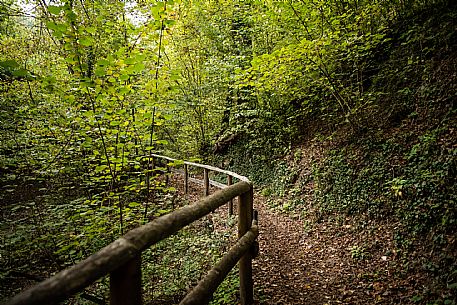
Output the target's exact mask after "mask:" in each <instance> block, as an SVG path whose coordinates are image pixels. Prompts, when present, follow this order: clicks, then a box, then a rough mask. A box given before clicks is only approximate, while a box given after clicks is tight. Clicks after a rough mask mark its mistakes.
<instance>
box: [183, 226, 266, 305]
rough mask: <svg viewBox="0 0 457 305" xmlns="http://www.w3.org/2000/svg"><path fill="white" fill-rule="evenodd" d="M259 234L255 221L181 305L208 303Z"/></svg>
mask: <svg viewBox="0 0 457 305" xmlns="http://www.w3.org/2000/svg"><path fill="white" fill-rule="evenodd" d="M258 235H259V229H258V227H257V224H256V223H254V224H253V226H252V227H251V229H250V230H249V231H248V232H246V234H244V235H243V237H241V238H240V239H239V240H238V242H237V243H236V244H235V245H234V246H233V247H232V248H231V249H230V250H229V252H228V253H227V254H225V255H224V257H223V258H222V259H221V260H220V261H219V262H218V263H217V264H216V266H214V268H213V269H211V270H210V271H209V272H208V274H207V275H206V276H205V277H204V278H203V279H202V280H201V281H200V282H199V283H198V284H197V286H195V287H194V288H193V289H192V291H191V292H190V293H188V294H187V295H186V297H185V298H184V299H183V300H182V301H181V303H179V305H203V304H208V303H209V302H210V300H211V298H212V295H213V293H214V291H216V289H217V287H218V286H219V285H220V284H221V283H222V281H223V280H224V279H225V277H226V276H227V274H228V273H229V272H230V270H231V269H232V268H233V267H234V266H235V265H236V263H237V262H238V261H239V260H240V258H241V257H242V256H243V255H244V254H245V253H247V252H250V250H251V247H252V245H253V244H254V242H255V239H256V238H257V236H258Z"/></svg>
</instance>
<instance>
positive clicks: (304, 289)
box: [253, 198, 405, 305]
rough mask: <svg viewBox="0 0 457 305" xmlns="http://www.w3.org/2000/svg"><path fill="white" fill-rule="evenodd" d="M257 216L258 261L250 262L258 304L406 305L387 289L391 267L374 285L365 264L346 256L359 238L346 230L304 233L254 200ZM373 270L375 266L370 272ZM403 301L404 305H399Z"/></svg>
mask: <svg viewBox="0 0 457 305" xmlns="http://www.w3.org/2000/svg"><path fill="white" fill-rule="evenodd" d="M255 208H256V209H257V210H258V212H259V226H260V236H259V239H258V241H259V246H260V253H259V256H258V257H257V258H256V259H255V260H254V262H253V273H254V287H255V289H256V298H257V299H258V300H259V304H267V305H270V304H271V305H273V304H276V305H278V304H283V305H286V304H297V305H298V304H308V305H314V304H316V305H317V304H320V305H323V304H328V305H330V304H405V303H404V300H401V298H398V295H397V296H395V294H396V293H393V290H392V288H393V287H391V286H390V285H389V283H387V282H388V281H387V282H386V281H383V280H382V279H383V278H384V279H385V277H386V276H388V274H389V270H388V269H389V262H386V261H383V259H382V258H381V257H379V258H378V257H376V260H377V261H378V262H379V261H381V262H380V265H379V263H376V265H377V266H376V267H375V269H378V271H381V272H382V273H381V274H379V277H378V279H377V280H376V279H374V278H372V277H371V276H370V272H368V271H369V270H367V267H368V269H371V268H370V267H369V266H367V264H366V263H367V262H366V261H361V262H360V261H357V260H355V259H354V258H353V257H352V256H351V252H350V251H349V250H348V249H349V248H350V245H353V244H354V243H356V242H357V241H358V239H359V238H360V236H359V237H357V236H356V235H357V234H352V232H351V228H350V226H348V225H347V226H340V227H337V226H336V225H329V224H328V223H325V224H318V225H315V226H313V228H312V229H310V230H306V231H305V225H304V222H303V221H302V220H300V219H292V218H291V217H288V216H287V215H284V214H280V213H277V212H274V211H272V210H271V209H269V208H268V206H267V204H266V203H265V202H264V200H262V198H256V200H255ZM371 267H373V266H371ZM402 301H403V302H402Z"/></svg>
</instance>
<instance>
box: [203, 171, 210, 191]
mask: <svg viewBox="0 0 457 305" xmlns="http://www.w3.org/2000/svg"><path fill="white" fill-rule="evenodd" d="M203 182H204V185H205V197H206V196H208V195H209V175H208V170H207V169H206V168H205V169H203Z"/></svg>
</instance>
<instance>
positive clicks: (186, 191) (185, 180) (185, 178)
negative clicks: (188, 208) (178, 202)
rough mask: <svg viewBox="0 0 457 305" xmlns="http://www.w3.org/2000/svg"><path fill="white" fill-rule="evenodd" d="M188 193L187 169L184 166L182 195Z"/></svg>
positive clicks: (185, 165)
mask: <svg viewBox="0 0 457 305" xmlns="http://www.w3.org/2000/svg"><path fill="white" fill-rule="evenodd" d="M188 192H189V169H188V168H187V164H184V194H187V193H188Z"/></svg>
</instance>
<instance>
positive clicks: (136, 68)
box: [133, 63, 144, 73]
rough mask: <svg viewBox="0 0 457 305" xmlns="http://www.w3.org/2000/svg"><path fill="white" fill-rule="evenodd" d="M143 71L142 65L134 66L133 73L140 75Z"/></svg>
mask: <svg viewBox="0 0 457 305" xmlns="http://www.w3.org/2000/svg"><path fill="white" fill-rule="evenodd" d="M143 70H144V64H143V63H137V64H135V66H134V68H133V71H134V72H136V73H140V72H142V71H143Z"/></svg>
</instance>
